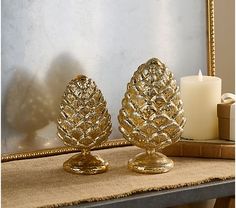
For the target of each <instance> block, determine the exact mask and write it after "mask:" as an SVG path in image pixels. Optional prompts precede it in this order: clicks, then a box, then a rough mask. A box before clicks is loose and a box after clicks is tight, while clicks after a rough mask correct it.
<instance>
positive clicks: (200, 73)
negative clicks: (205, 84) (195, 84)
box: [198, 69, 203, 81]
mask: <svg viewBox="0 0 236 208" xmlns="http://www.w3.org/2000/svg"><path fill="white" fill-rule="evenodd" d="M198 80H199V81H202V80H203V76H202V71H201V69H199V71H198Z"/></svg>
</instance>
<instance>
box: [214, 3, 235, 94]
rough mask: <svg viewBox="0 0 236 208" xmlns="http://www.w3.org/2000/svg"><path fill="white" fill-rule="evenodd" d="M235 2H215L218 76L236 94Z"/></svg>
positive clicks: (227, 88)
mask: <svg viewBox="0 0 236 208" xmlns="http://www.w3.org/2000/svg"><path fill="white" fill-rule="evenodd" d="M234 16H235V0H215V33H216V35H215V37H216V75H217V76H219V77H220V78H222V84H223V90H222V92H223V93H225V92H231V93H233V92H235V31H234V30H235V18H234Z"/></svg>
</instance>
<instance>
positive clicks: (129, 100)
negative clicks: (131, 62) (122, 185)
mask: <svg viewBox="0 0 236 208" xmlns="http://www.w3.org/2000/svg"><path fill="white" fill-rule="evenodd" d="M183 113H184V112H183V104H182V101H181V100H180V93H179V87H178V86H177V84H176V81H175V79H174V78H173V74H172V73H171V72H170V71H169V69H168V68H167V67H166V66H165V64H163V63H162V62H161V61H160V60H159V59H157V58H152V59H150V60H149V61H147V63H145V64H142V65H140V66H139V67H138V69H137V71H136V72H135V73H134V75H133V77H132V78H131V81H130V82H129V83H128V85H127V91H126V93H125V96H124V99H123V100H122V108H121V109H120V112H119V116H118V120H119V123H120V127H119V129H120V131H121V133H122V134H123V136H124V138H125V139H126V140H128V141H129V142H130V143H132V144H134V145H136V146H138V147H141V148H144V149H146V153H141V154H139V155H137V156H136V157H135V158H134V159H131V160H130V161H129V163H128V166H129V168H130V169H132V170H134V171H136V172H140V173H163V172H167V171H169V170H170V169H171V168H173V161H172V160H170V159H169V158H167V157H166V156H165V155H163V154H161V153H158V152H156V151H158V150H160V149H162V148H164V147H166V146H168V145H170V144H172V143H175V142H177V141H178V140H179V138H180V136H181V134H182V131H183V127H184V124H185V118H184V115H183Z"/></svg>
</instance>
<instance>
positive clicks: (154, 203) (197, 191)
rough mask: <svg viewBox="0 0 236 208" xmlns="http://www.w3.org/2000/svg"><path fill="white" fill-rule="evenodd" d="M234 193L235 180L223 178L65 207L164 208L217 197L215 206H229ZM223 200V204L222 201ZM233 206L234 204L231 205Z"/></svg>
mask: <svg viewBox="0 0 236 208" xmlns="http://www.w3.org/2000/svg"><path fill="white" fill-rule="evenodd" d="M234 194H235V181H234V180H232V179H231V180H225V181H217V182H209V183H205V184H201V185H196V186H190V187H184V188H177V189H172V190H163V191H152V192H145V193H140V194H134V195H132V196H127V197H125V198H119V199H112V200H106V201H101V202H90V203H88V202H87V203H81V204H80V205H74V206H66V207H67V208H77V207H78V208H79V207H81V208H85V207H87V208H90V207H91V208H114V207H116V208H127V207H129V208H144V207H145V208H164V207H171V206H177V205H183V204H188V203H193V202H200V201H204V200H208V199H215V198H218V200H217V201H216V204H215V208H231V207H232V206H231V204H230V203H231V202H230V200H231V199H232V198H233V197H234ZM221 201H223V203H224V204H223V206H222V202H221ZM218 203H220V205H219V206H217V204H218ZM233 207H234V206H233Z"/></svg>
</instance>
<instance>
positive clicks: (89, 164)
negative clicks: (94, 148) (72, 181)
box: [63, 153, 108, 175]
mask: <svg viewBox="0 0 236 208" xmlns="http://www.w3.org/2000/svg"><path fill="white" fill-rule="evenodd" d="M63 168H64V170H65V171H67V172H69V173H74V174H85V175H94V174H98V173H103V172H105V171H107V170H108V162H105V161H104V160H103V159H102V158H100V157H99V156H97V155H95V156H94V155H91V154H90V153H89V154H82V153H80V154H77V155H74V156H73V157H71V158H70V159H69V160H67V161H66V162H64V164H63Z"/></svg>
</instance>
